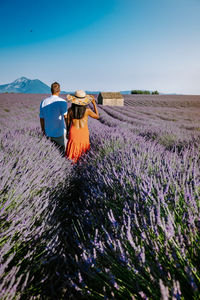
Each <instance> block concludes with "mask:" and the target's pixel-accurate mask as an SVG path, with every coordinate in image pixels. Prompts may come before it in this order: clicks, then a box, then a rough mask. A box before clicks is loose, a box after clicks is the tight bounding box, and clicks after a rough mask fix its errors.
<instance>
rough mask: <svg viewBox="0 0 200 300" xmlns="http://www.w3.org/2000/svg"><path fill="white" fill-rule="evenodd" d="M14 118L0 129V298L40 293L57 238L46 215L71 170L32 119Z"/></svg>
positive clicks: (63, 189) (63, 190) (50, 212)
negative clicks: (40, 285) (46, 266)
mask: <svg viewBox="0 0 200 300" xmlns="http://www.w3.org/2000/svg"><path fill="white" fill-rule="evenodd" d="M15 121H16V124H15V122H10V125H11V126H10V128H9V127H8V128H3V129H2V130H1V132H0V140H1V144H0V169H1V174H0V199H1V215H0V224H1V229H0V236H1V238H0V247H1V269H0V278H1V280H0V298H1V299H9V300H10V299H30V296H31V297H32V296H33V295H35V294H36V295H38V294H40V291H39V288H38V283H40V281H42V280H43V276H44V274H43V273H42V266H43V265H45V263H46V261H47V260H48V259H49V257H50V256H51V254H50V253H52V251H53V250H52V249H53V248H54V244H55V243H57V241H56V240H57V232H58V227H57V224H56V223H55V222H54V220H53V218H52V216H53V214H54V211H55V210H56V209H57V207H58V205H59V199H61V197H63V195H64V194H65V193H66V192H67V190H66V189H67V188H68V186H69V181H70V176H71V173H72V166H71V163H70V162H68V161H66V159H65V158H63V157H62V156H61V155H60V152H59V150H58V149H57V148H56V147H55V146H54V145H53V144H52V143H50V141H49V140H47V139H46V138H44V137H42V136H41V132H40V130H39V127H38V123H36V122H34V120H32V123H31V122H30V123H28V122H18V125H17V120H15ZM13 124H15V126H13ZM31 124H32V125H33V126H31ZM12 127H14V128H12Z"/></svg>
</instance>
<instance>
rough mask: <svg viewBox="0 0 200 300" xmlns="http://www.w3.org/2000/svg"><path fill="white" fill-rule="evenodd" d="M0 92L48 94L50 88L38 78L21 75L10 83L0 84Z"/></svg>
mask: <svg viewBox="0 0 200 300" xmlns="http://www.w3.org/2000/svg"><path fill="white" fill-rule="evenodd" d="M0 93H25V94H35V93H37V94H50V93H51V89H50V87H49V86H48V85H46V84H45V83H43V82H42V81H40V80H39V79H33V80H32V79H28V78H26V77H21V78H18V79H16V80H15V81H13V82H11V83H8V84H3V85H0Z"/></svg>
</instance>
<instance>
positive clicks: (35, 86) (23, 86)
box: [0, 77, 163, 95]
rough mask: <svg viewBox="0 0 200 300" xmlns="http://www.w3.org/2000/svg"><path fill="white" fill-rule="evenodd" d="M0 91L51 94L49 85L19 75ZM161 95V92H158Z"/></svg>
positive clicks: (92, 92) (94, 92)
mask: <svg viewBox="0 0 200 300" xmlns="http://www.w3.org/2000/svg"><path fill="white" fill-rule="evenodd" d="M100 92H101V91H86V93H87V94H99V93H100ZM0 93H24V94H51V89H50V87H49V86H48V85H47V84H45V83H44V82H42V81H41V80H39V79H28V78H26V77H20V78H18V79H16V80H15V81H13V82H11V83H8V84H2V85H0ZM67 93H74V91H70V92H69V91H68V92H66V91H61V94H67ZM121 94H124V95H126V94H128V95H130V94H131V90H130V91H121ZM160 94H161V95H162V94H163V93H160Z"/></svg>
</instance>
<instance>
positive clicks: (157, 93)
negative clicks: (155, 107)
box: [131, 90, 159, 95]
mask: <svg viewBox="0 0 200 300" xmlns="http://www.w3.org/2000/svg"><path fill="white" fill-rule="evenodd" d="M131 94H145V95H159V92H158V91H153V92H150V91H146V90H145V91H143V90H132V91H131Z"/></svg>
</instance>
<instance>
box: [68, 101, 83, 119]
mask: <svg viewBox="0 0 200 300" xmlns="http://www.w3.org/2000/svg"><path fill="white" fill-rule="evenodd" d="M71 108H72V117H73V119H82V118H83V116H84V114H85V111H86V105H77V104H74V103H72V106H71Z"/></svg>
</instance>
